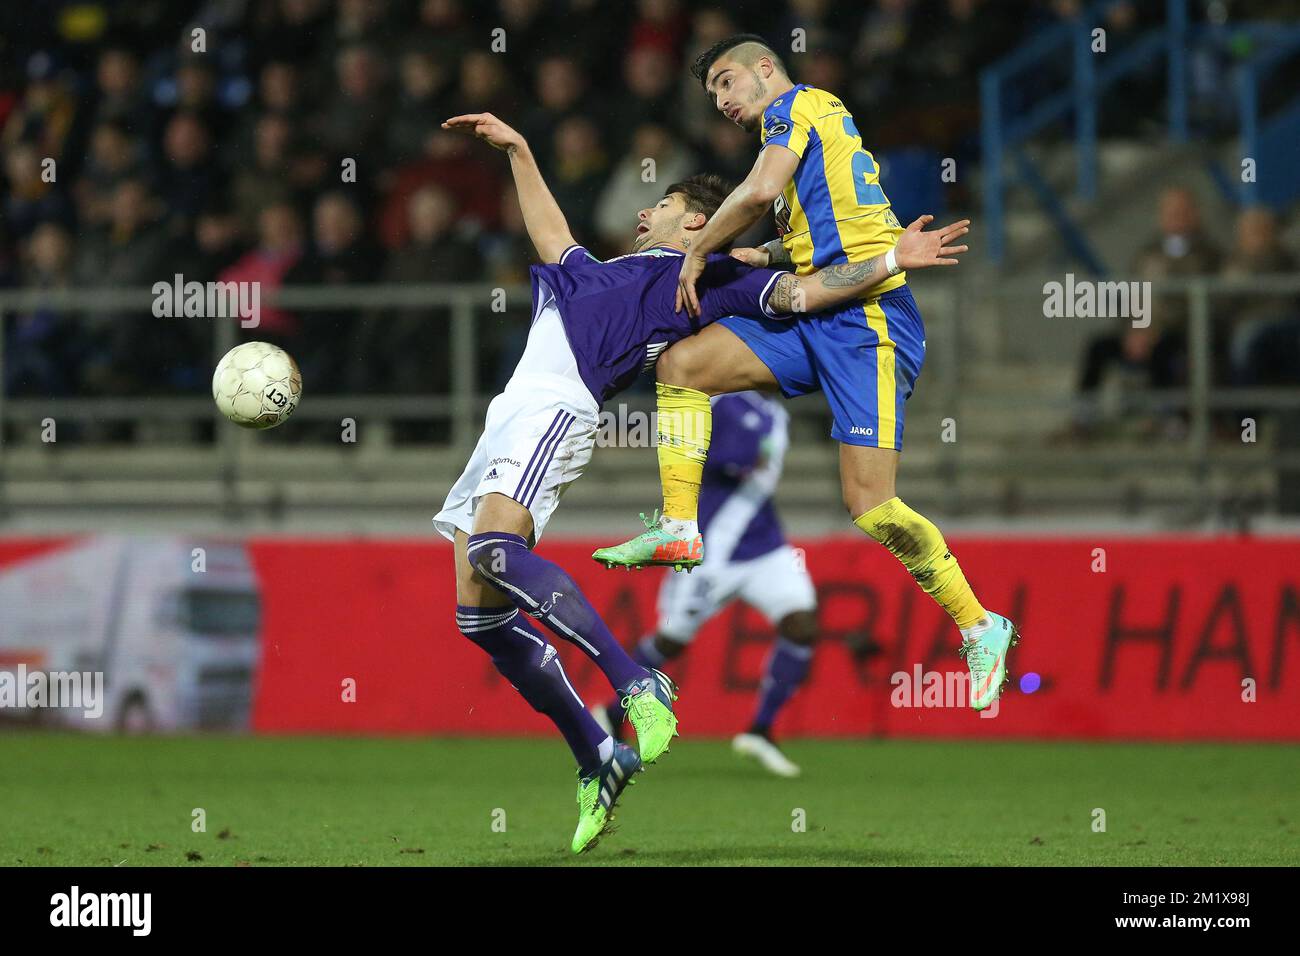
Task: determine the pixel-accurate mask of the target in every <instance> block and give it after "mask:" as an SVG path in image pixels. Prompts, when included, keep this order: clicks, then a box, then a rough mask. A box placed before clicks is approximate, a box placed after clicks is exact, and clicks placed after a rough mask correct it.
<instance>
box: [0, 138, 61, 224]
mask: <svg viewBox="0 0 1300 956" xmlns="http://www.w3.org/2000/svg"><path fill="white" fill-rule="evenodd" d="M47 158H48V157H42V156H41V155H40V153H39V151H38V150H37V149H36V147H35V146H33V145H32V144H31V143H28V142H25V141H24V142H18V143H14V144H13V145H12V146H10V147H9V148H8V150H6V151H5V157H4V161H5V178H6V180H7V185H8V195H6V196H5V203H4V218H5V222H6V225H7V228H8V232H9V234H10V235H11V236H13V237H14V238H16V239H23V238H26V237H27V236H29V235H30V234H31V233H32V231H33V230H34V229H35V228H36V226H37V225H38V224H39V223H41V222H44V221H46V220H50V219H57V220H59V221H67V220H68V219H69V218H70V217H71V213H72V210H71V209H70V208H69V204H68V202H67V200H66V199H64V196H63V193H62V192H60V191H59V188H58V184H57V181H56V182H51V181H50V179H49V177H48V175H45V173H46V171H47V170H48V168H49V167H48V166H47V164H46V163H45V160H46V159H47Z"/></svg>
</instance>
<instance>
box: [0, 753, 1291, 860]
mask: <svg viewBox="0 0 1300 956" xmlns="http://www.w3.org/2000/svg"><path fill="white" fill-rule="evenodd" d="M788 750H789V753H790V755H791V756H792V757H793V758H794V759H796V760H797V761H799V762H800V763H802V764H803V766H804V776H803V777H802V778H800V779H798V780H793V781H789V780H779V779H776V778H773V777H769V776H767V775H765V774H764V773H763V772H762V771H761V770H759V769H758V768H757V767H756V766H754V765H751V764H749V763H746V762H743V761H741V760H740V759H738V758H736V757H734V756H732V754H731V753H730V751H729V749H728V746H727V744H726V743H725V742H718V741H683V742H681V743H680V744H679V745H677V746H674V747H673V750H672V753H671V754H669V755H667V756H666V757H664V758H663V759H662V760H661V761H660V763H659V764H658V765H657V766H655V767H652V768H651V769H650V770H649V771H648V772H647V773H645V774H642V775H640V778H639V782H638V784H637V786H635V787H633V788H631V789H630V790H629V791H627V793H626V795H625V798H624V802H623V804H622V805H621V807H620V812H619V817H618V823H619V826H620V830H619V832H618V833H616V834H614V835H613V836H610V837H607V838H606V839H605V840H604V842H603V843H602V844H601V845H600V846H599V847H598V848H597V849H596V850H595V851H594V852H592V853H591V854H589V855H586V856H583V857H580V858H575V857H573V856H572V855H571V854H570V853H569V851H568V844H569V839H570V836H571V835H572V832H573V826H574V823H575V821H576V807H575V804H574V795H575V793H576V781H575V780H574V777H573V776H572V772H571V770H570V769H569V766H570V765H569V762H568V755H567V752H566V751H565V750H564V749H563V747H562V746H561V745H559V744H557V743H556V742H553V741H550V740H544V739H536V740H516V739H492V740H468V739H466V740H461V739H438V740H416V739H404V740H393V739H380V740H375V739H357V738H353V739H326V738H266V737H258V738H179V739H176V738H174V739H143V738H113V737H109V738H104V737H89V736H85V737H82V736H67V735H61V734H43V733H0V767H3V768H4V772H3V773H0V865H6V866H12V865H17V864H23V865H31V864H37V865H92V866H94V865H113V864H122V865H128V866H139V865H152V866H158V865H167V866H172V865H182V866H185V865H204V864H213V865H227V866H228V865H236V864H251V865H254V866H259V865H277V864H323V865H350V864H359V865H368V866H391V865H426V864H458V865H464V864H514V865H535V864H567V865H600V864H669V865H671V864H738V865H746V864H785V865H801V864H863V865H912V864H923V865H946V864H1010V865H1021V866H1024V865H1056V864H1085V865H1113V864H1134V865H1148V866H1149V865H1218V864H1237V865H1250V864H1273V865H1277V864H1291V865H1294V864H1296V863H1297V862H1300V851H1298V850H1297V846H1300V840H1298V839H1297V829H1298V828H1300V760H1298V759H1297V751H1296V748H1294V747H1287V746H1267V745H1200V744H1198V745H1189V744H1178V745H1136V744H1134V745H1128V744H1077V743H1002V742H998V743H946V742H928V741H927V742H916V741H886V742H878V741H870V742H869V741H795V742H792V743H790V745H789V747H788ZM196 807H201V808H203V809H204V810H205V811H206V814H207V831H206V832H204V833H195V832H192V830H191V825H190V822H191V811H192V810H193V809H194V808H196ZM1098 807H1100V808H1102V809H1104V810H1105V812H1106V830H1107V832H1105V833H1095V832H1093V829H1092V821H1093V810H1094V808H1098ZM497 808H500V809H502V810H504V811H505V823H506V832H504V833H500V832H493V829H492V823H493V811H494V810H495V809H497ZM797 808H798V809H802V810H803V811H804V812H805V813H806V819H807V829H806V832H802V833H796V832H793V830H792V826H791V825H792V822H793V820H794V816H793V812H794V811H795V810H796V809H797ZM187 855H197V856H196V857H195V858H193V859H187Z"/></svg>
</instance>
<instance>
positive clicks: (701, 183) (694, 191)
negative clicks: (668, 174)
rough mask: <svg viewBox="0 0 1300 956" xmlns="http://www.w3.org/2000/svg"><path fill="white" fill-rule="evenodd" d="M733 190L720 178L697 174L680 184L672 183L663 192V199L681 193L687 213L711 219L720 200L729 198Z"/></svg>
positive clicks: (710, 174)
mask: <svg viewBox="0 0 1300 956" xmlns="http://www.w3.org/2000/svg"><path fill="white" fill-rule="evenodd" d="M734 188H735V187H734V186H733V185H732V184H731V183H729V182H727V181H726V180H725V179H723V178H722V177H721V176H718V175H715V174H714V173H699V174H697V175H695V176H691V177H689V178H687V179H683V180H682V181H681V182H680V183H673V184H672V185H671V186H669V187H668V188H667V189H665V190H664V197H665V198H667V197H668V196H671V195H672V194H673V193H681V194H682V200H683V201H684V202H685V203H686V211H687V212H702V213H704V215H705V216H706V217H708V218H709V219H712V218H713V214H714V213H715V212H717V211H718V207H719V206H721V205H722V200H724V199H726V198H727V197H728V196H730V195H731V191H732V189H734Z"/></svg>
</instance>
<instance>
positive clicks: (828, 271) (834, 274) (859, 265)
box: [818, 257, 878, 289]
mask: <svg viewBox="0 0 1300 956" xmlns="http://www.w3.org/2000/svg"><path fill="white" fill-rule="evenodd" d="M876 258H878V257H876ZM876 258H872V259H868V260H867V261H866V262H844V263H841V264H839V265H835V266H827V267H826V268H825V269H822V270H821V272H820V273H818V274H819V275H820V276H821V277H822V285H824V286H826V288H828V289H843V288H844V287H846V286H851V285H859V284H861V283H863V282H865V281H866V280H867V279H870V278H871V277H872V276H874V275H875V274H876Z"/></svg>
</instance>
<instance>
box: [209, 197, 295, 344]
mask: <svg viewBox="0 0 1300 956" xmlns="http://www.w3.org/2000/svg"><path fill="white" fill-rule="evenodd" d="M302 253H303V228H302V220H301V219H300V218H299V216H298V211H297V210H296V209H295V208H294V207H293V204H292V203H290V202H288V201H287V200H280V201H279V202H274V203H272V204H271V205H269V206H266V207H265V208H264V209H263V210H262V211H261V213H259V214H258V217H257V244H256V245H255V246H254V247H253V248H252V249H251V250H249V251H248V252H246V253H245V254H244V255H243V256H241V257H240V258H239V259H237V260H236V261H235V263H234V264H233V265H231V266H230V267H229V268H227V269H226V270H225V271H224V272H222V273H221V275H220V281H222V282H256V283H258V285H259V287H260V290H261V291H260V299H261V313H262V314H261V322H260V324H259V325H258V328H257V334H258V337H259V338H262V337H266V338H269V339H270V340H271V341H273V342H277V343H278V344H280V345H283V346H285V347H286V348H288V347H291V345H292V338H293V336H295V335H296V334H297V333H298V331H299V328H300V323H299V321H298V318H297V316H295V315H293V314H292V313H290V312H286V311H284V310H283V309H279V308H276V307H275V306H273V305H271V304H270V303H269V300H270V299H272V298H274V295H275V293H276V292H277V291H278V290H279V288H280V286H281V285H282V284H283V283H284V277H285V276H286V275H287V274H288V272H289V270H290V269H292V268H293V267H294V266H295V265H297V263H298V260H299V259H301V258H302Z"/></svg>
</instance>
